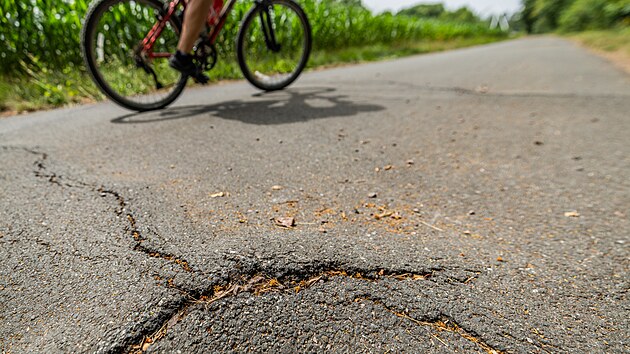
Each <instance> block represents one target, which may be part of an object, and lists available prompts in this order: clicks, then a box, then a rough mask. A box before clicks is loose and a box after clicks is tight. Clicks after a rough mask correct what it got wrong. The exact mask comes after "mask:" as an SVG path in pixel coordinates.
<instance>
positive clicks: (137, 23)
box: [81, 0, 187, 111]
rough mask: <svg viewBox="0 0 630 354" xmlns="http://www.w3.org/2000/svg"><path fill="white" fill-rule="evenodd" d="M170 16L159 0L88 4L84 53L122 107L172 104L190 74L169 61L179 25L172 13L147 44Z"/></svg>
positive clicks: (94, 73) (90, 67)
mask: <svg viewBox="0 0 630 354" xmlns="http://www.w3.org/2000/svg"><path fill="white" fill-rule="evenodd" d="M165 15H166V13H165V10H164V5H163V4H162V3H161V2H160V1H158V0H102V1H96V2H94V3H93V4H92V6H91V7H90V9H89V11H88V14H87V17H86V20H85V24H84V27H83V30H82V33H81V44H82V49H83V57H84V59H85V63H86V65H87V68H88V70H89V72H90V74H91V76H92V78H93V79H94V82H95V83H96V85H97V86H98V87H99V88H100V89H101V90H102V91H103V92H104V93H105V94H106V95H107V96H108V97H109V98H111V99H112V100H113V101H114V102H116V103H118V104H120V105H121V106H123V107H126V108H129V109H132V110H136V111H147V110H154V109H160V108H164V107H166V106H167V105H169V104H170V103H172V102H173V101H174V100H175V99H176V98H177V97H178V96H179V95H180V94H181V93H182V90H183V89H184V86H186V79H187V77H186V76H184V75H181V74H180V73H179V72H178V71H176V70H173V69H171V68H170V67H169V65H168V58H169V56H170V54H169V53H174V52H175V50H176V49H177V42H178V38H179V34H180V29H181V24H180V23H179V19H178V18H177V16H172V17H171V18H170V19H169V21H168V22H166V23H164V27H163V28H162V30H161V33H160V35H159V36H158V37H156V38H153V39H152V40H154V44H153V46H152V47H150V50H147V46H146V45H145V44H146V43H143V41H144V40H145V38H147V35H148V34H149V33H151V32H152V29H155V28H157V27H159V26H160V25H159V23H160V21H161V20H162V19H163V18H164V16H165Z"/></svg>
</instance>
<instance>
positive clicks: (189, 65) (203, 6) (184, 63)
mask: <svg viewBox="0 0 630 354" xmlns="http://www.w3.org/2000/svg"><path fill="white" fill-rule="evenodd" d="M213 2H214V0H188V1H187V5H186V11H185V13H184V23H183V25H182V33H181V36H180V37H179V43H178V44H177V52H176V53H175V54H174V55H173V56H171V59H170V60H169V65H170V66H171V67H172V68H173V69H175V70H177V71H179V72H181V73H182V74H184V75H187V76H190V77H192V78H194V79H195V80H196V81H197V82H199V83H202V84H205V83H207V82H208V80H209V79H210V78H209V77H208V76H207V75H206V74H204V73H203V72H202V71H201V70H200V69H199V67H197V65H195V63H194V62H193V56H192V54H191V51H192V49H193V46H194V45H195V41H196V40H197V38H199V33H200V32H201V30H202V29H203V25H204V23H205V21H206V19H207V18H208V12H209V11H210V7H211V6H212V4H213Z"/></svg>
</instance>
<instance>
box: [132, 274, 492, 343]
mask: <svg viewBox="0 0 630 354" xmlns="http://www.w3.org/2000/svg"><path fill="white" fill-rule="evenodd" d="M434 273H435V272H434V271H430V272H426V273H414V272H402V273H400V272H397V271H391V270H386V269H364V270H363V271H361V270H359V269H353V270H352V271H346V270H343V269H342V268H339V267H332V268H330V269H325V270H322V271H319V272H317V273H311V272H306V273H304V274H293V275H286V276H283V277H280V278H273V277H270V276H268V275H266V274H264V273H255V274H253V275H248V274H242V275H239V276H237V277H236V279H233V280H232V281H230V282H229V283H227V284H225V285H215V286H214V288H212V289H208V293H202V294H195V293H192V292H188V291H186V290H183V289H181V288H178V290H180V291H182V292H184V293H185V295H186V297H187V301H186V302H185V303H183V304H182V305H181V307H180V308H178V309H176V310H175V311H173V314H172V316H171V317H170V318H168V319H166V320H164V321H163V322H162V323H161V324H160V326H159V327H157V328H158V329H157V330H155V331H153V332H152V333H151V334H148V335H144V337H143V338H142V340H139V341H138V342H137V343H135V344H131V345H130V346H129V350H128V351H127V353H129V354H139V353H142V352H144V351H146V350H147V349H148V348H149V347H150V346H151V345H153V344H155V343H157V342H158V341H159V340H160V339H162V338H164V337H165V336H166V334H167V332H168V330H169V329H171V328H172V327H173V326H175V325H176V324H177V323H179V322H180V321H181V320H183V319H184V318H185V316H186V313H187V311H188V309H189V308H190V307H191V306H193V305H195V304H202V305H204V306H206V307H207V306H209V305H210V304H212V303H214V302H217V301H219V300H221V299H224V298H228V297H235V296H237V295H238V294H241V293H251V294H253V295H255V296H261V295H264V294H267V293H272V292H273V293H280V294H284V295H286V296H291V295H295V294H297V293H299V292H300V291H303V290H306V289H309V288H311V287H312V286H313V285H315V284H318V283H320V284H321V283H326V282H328V281H330V280H332V279H333V278H336V277H346V278H352V279H356V280H361V281H367V282H372V283H377V282H378V281H379V280H384V279H392V280H397V281H419V280H428V279H429V278H431V277H433V276H434ZM239 278H240V279H239ZM169 285H172V282H169V281H167V286H169ZM356 299H357V298H355V302H356ZM370 301H373V302H375V303H378V304H379V305H381V306H383V307H385V308H386V309H387V310H388V311H390V312H392V313H394V314H396V315H397V316H399V317H403V316H404V317H405V318H407V319H411V320H414V319H413V318H411V317H409V316H408V315H403V313H402V312H396V311H394V310H392V309H389V308H387V307H386V306H385V305H383V304H382V303H380V302H376V301H375V300H371V299H370ZM414 321H416V324H423V325H431V326H434V327H439V324H440V323H441V324H442V327H440V328H441V330H448V331H451V332H457V333H459V334H460V335H461V336H462V337H464V338H466V339H468V340H470V341H472V342H475V343H477V344H478V345H479V346H480V347H482V348H484V349H487V352H488V353H491V354H493V353H497V354H498V353H502V352H501V351H498V350H496V349H494V348H492V347H490V346H489V345H487V344H486V343H485V342H484V341H482V340H481V339H480V338H479V336H478V335H476V334H474V332H470V331H466V330H464V329H462V328H461V326H459V325H457V324H456V323H455V321H454V320H452V319H451V318H449V317H447V316H446V315H442V316H441V317H440V318H439V319H435V320H427V321H426V323H425V322H418V321H417V320H414ZM439 321H442V322H439ZM444 323H450V325H446V324H444Z"/></svg>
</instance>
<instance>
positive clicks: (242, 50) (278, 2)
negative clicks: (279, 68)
mask: <svg viewBox="0 0 630 354" xmlns="http://www.w3.org/2000/svg"><path fill="white" fill-rule="evenodd" d="M265 6H269V8H274V9H275V8H276V6H282V7H284V8H285V9H286V10H289V11H291V12H293V15H295V16H296V19H297V20H298V21H299V26H300V27H301V28H302V30H303V36H304V39H303V43H302V48H301V54H300V58H299V60H298V61H297V64H296V67H295V68H294V69H293V70H292V71H291V72H290V73H289V74H282V75H284V76H285V77H284V78H280V79H278V80H276V81H275V82H274V81H272V80H267V79H270V78H271V77H269V76H268V75H265V74H261V73H257V72H256V70H253V68H252V66H253V64H251V63H248V53H247V50H246V46H247V39H246V36H247V35H248V34H249V32H250V30H252V28H253V27H252V26H255V22H254V21H255V19H256V18H257V17H259V16H260V14H261V11H263V10H264V9H265ZM260 18H261V22H264V20H263V18H262V17H260ZM274 24H275V23H274ZM261 26H262V27H264V24H261ZM262 27H261V28H262ZM282 30H283V28H282V27H279V26H277V25H276V29H275V30H274V33H275V34H276V35H279V36H280V40H279V41H280V42H281V43H280V45H282V44H285V45H286V43H282V41H283V38H282V36H283V34H284V33H282V32H279V31H282ZM263 31H264V29H263ZM258 35H260V34H258ZM312 44H313V38H312V31H311V25H310V23H309V21H308V18H307V16H306V14H305V13H304V10H303V9H302V8H301V7H300V5H298V4H297V3H296V2H295V1H293V0H263V1H261V2H258V3H257V4H256V5H254V6H253V7H252V8H251V9H250V10H249V11H248V13H247V14H246V15H245V18H244V19H243V21H242V23H241V27H240V29H239V32H238V37H237V40H236V50H237V58H238V64H239V66H240V69H241V72H242V73H243V75H244V76H245V78H246V79H247V81H249V82H250V83H251V84H252V85H254V86H255V87H257V88H259V89H261V90H264V91H276V90H281V89H283V88H285V87H287V86H289V85H290V84H292V83H293V82H294V81H295V80H296V79H297V78H298V77H299V76H300V74H301V73H302V71H303V70H304V68H305V67H306V64H307V62H308V59H309V56H310V52H311V48H312ZM267 49H268V52H267V53H266V55H272V53H271V52H272V50H271V49H269V47H268V45H267Z"/></svg>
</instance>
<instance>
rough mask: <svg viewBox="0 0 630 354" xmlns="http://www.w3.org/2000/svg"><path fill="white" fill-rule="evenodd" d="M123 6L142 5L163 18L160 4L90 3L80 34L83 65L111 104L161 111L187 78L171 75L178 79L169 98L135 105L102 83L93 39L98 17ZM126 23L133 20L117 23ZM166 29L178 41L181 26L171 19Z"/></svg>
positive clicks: (142, 0) (127, 0) (114, 0)
mask: <svg viewBox="0 0 630 354" xmlns="http://www.w3.org/2000/svg"><path fill="white" fill-rule="evenodd" d="M125 3H133V4H138V3H142V4H145V5H148V6H150V7H152V8H153V9H154V10H155V11H157V12H158V13H159V14H160V15H161V16H163V15H165V10H164V9H165V7H164V4H163V3H162V2H160V1H159V0H136V1H132V0H100V1H95V2H93V3H92V4H91V5H90V8H89V9H88V11H87V15H86V17H85V21H84V26H83V28H82V30H81V50H82V55H83V59H84V62H85V65H86V67H87V69H88V72H89V73H90V76H91V78H92V79H93V81H94V82H95V84H96V86H97V87H98V88H99V89H100V90H101V91H102V92H103V93H104V94H105V95H106V96H107V97H109V98H110V99H111V100H112V101H114V102H115V103H117V104H119V105H120V106H122V107H125V108H128V109H131V110H134V111H139V112H142V111H150V110H157V109H162V108H164V107H166V106H168V105H170V104H171V103H173V102H174V101H175V100H176V99H177V98H178V97H179V96H180V95H181V93H182V92H183V90H184V87H185V86H186V83H187V79H188V77H186V76H185V75H181V74H179V73H174V74H171V75H174V77H177V76H176V75H179V79H177V78H175V79H174V80H173V81H174V86H173V87H172V90H171V91H170V92H169V93H168V94H166V95H165V96H164V97H163V98H160V99H156V100H155V101H154V102H137V101H134V100H133V99H130V98H129V97H125V96H124V95H122V94H121V93H120V92H117V91H116V90H115V89H114V88H112V86H111V85H110V83H109V82H107V80H106V79H105V75H104V73H103V72H101V70H99V66H98V64H97V55H96V53H95V49H94V46H95V43H96V42H95V41H98V39H97V38H96V37H97V34H96V31H97V30H98V28H97V27H98V25H99V20H100V19H101V17H103V15H104V14H105V13H107V11H111V9H112V7H113V6H114V5H116V4H125ZM125 20H129V21H133V20H134V18H129V19H121V20H119V22H121V23H125ZM168 25H169V26H170V28H171V29H173V31H175V33H174V35H175V36H176V37H177V38H179V34H180V33H181V23H180V21H179V19H178V17H177V16H171V18H170V19H169V22H168ZM147 33H148V32H147ZM161 37H162V35H161ZM142 39H143V38H138V39H137V41H138V43H139V42H140V41H142ZM147 74H148V72H147ZM156 82H157V80H156ZM158 90H159V87H158V88H157V89H156V91H158ZM135 97H138V98H141V97H142V94H140V95H135Z"/></svg>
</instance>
